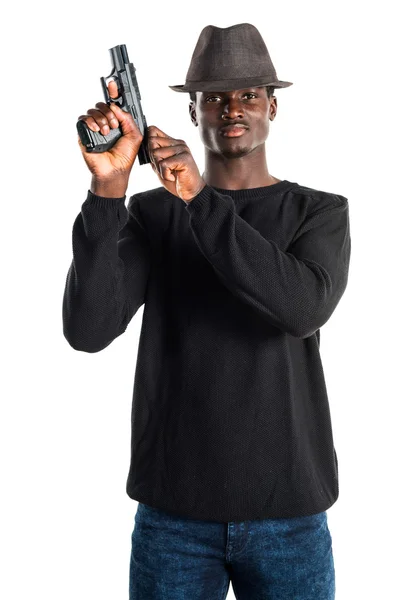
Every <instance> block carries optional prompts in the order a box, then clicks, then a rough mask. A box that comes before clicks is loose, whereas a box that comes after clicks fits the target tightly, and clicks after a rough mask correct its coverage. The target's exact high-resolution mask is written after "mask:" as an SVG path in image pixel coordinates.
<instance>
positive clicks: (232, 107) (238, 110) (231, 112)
mask: <svg viewBox="0 0 400 600" xmlns="http://www.w3.org/2000/svg"><path fill="white" fill-rule="evenodd" d="M239 115H240V116H242V117H243V108H242V105H241V104H240V102H239V100H238V99H236V98H227V99H226V100H225V103H224V108H223V110H222V116H223V117H224V118H229V119H237V117H238V116H239Z"/></svg>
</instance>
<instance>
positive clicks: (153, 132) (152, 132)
mask: <svg viewBox="0 0 400 600" xmlns="http://www.w3.org/2000/svg"><path fill="white" fill-rule="evenodd" d="M148 132H149V136H159V137H163V138H169V137H170V136H169V135H167V134H166V133H165V132H164V131H161V129H159V128H158V127H156V126H155V125H149V127H148Z"/></svg>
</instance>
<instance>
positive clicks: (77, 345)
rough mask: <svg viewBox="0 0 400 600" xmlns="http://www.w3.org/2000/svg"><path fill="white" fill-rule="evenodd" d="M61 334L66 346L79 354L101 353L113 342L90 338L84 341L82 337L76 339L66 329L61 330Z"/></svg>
mask: <svg viewBox="0 0 400 600" xmlns="http://www.w3.org/2000/svg"><path fill="white" fill-rule="evenodd" d="M63 334H64V337H65V339H66V340H67V342H68V344H69V345H70V346H71V348H72V349H73V350H77V351H79V352H87V353H89V354H94V353H96V352H101V350H104V348H107V346H109V345H110V344H111V342H112V341H113V340H114V338H113V339H112V340H95V339H93V338H91V339H90V340H85V339H84V338H83V337H82V336H79V337H76V336H74V335H72V334H71V332H69V331H68V330H66V328H65V327H64V329H63Z"/></svg>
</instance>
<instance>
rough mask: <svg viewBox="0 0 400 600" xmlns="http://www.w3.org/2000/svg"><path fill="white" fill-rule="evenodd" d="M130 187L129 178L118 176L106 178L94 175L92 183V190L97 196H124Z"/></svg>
mask: <svg viewBox="0 0 400 600" xmlns="http://www.w3.org/2000/svg"><path fill="white" fill-rule="evenodd" d="M127 188H128V179H127V178H116V177H114V178H113V179H110V180H106V179H98V178H97V177H92V183H91V186H90V191H91V192H92V194H96V196H103V197H105V198H122V197H123V196H125V195H126V190H127Z"/></svg>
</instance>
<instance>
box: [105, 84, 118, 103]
mask: <svg viewBox="0 0 400 600" xmlns="http://www.w3.org/2000/svg"><path fill="white" fill-rule="evenodd" d="M107 87H108V93H109V94H110V98H111V100H116V99H117V98H118V96H119V92H118V86H117V84H116V82H115V81H114V80H113V79H112V80H111V81H109V82H108V84H107Z"/></svg>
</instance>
